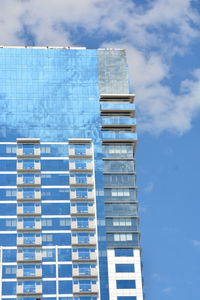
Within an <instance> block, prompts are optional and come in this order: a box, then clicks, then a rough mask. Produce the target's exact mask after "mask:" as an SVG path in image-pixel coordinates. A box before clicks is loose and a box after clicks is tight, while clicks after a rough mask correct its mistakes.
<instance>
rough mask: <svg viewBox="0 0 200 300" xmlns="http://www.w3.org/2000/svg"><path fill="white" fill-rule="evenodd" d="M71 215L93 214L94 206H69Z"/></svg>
mask: <svg viewBox="0 0 200 300" xmlns="http://www.w3.org/2000/svg"><path fill="white" fill-rule="evenodd" d="M70 214H71V215H80V216H83V215H95V209H94V206H82V207H81V206H71V208H70Z"/></svg>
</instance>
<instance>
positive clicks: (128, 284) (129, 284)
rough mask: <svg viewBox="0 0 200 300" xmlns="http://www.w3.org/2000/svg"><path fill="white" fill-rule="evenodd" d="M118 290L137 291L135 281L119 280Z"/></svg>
mask: <svg viewBox="0 0 200 300" xmlns="http://www.w3.org/2000/svg"><path fill="white" fill-rule="evenodd" d="M116 283H117V289H135V280H117V282H116Z"/></svg>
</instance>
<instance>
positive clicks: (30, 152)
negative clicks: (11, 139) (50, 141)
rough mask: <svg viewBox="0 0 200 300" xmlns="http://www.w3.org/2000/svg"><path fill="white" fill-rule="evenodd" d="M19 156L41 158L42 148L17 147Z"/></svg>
mask: <svg viewBox="0 0 200 300" xmlns="http://www.w3.org/2000/svg"><path fill="white" fill-rule="evenodd" d="M16 153H17V157H19V158H39V157H40V154H41V153H40V148H17V152H16Z"/></svg>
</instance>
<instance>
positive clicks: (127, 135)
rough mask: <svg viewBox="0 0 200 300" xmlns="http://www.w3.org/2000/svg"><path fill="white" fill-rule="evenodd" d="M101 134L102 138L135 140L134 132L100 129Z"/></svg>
mask: <svg viewBox="0 0 200 300" xmlns="http://www.w3.org/2000/svg"><path fill="white" fill-rule="evenodd" d="M101 134H102V139H103V140H122V141H123V140H134V141H136V140H137V133H135V132H119V131H115V132H113V131H102V132H101Z"/></svg>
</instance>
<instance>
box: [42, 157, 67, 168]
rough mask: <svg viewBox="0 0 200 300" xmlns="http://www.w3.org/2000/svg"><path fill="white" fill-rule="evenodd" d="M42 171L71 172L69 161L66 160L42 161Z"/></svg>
mask: <svg viewBox="0 0 200 300" xmlns="http://www.w3.org/2000/svg"><path fill="white" fill-rule="evenodd" d="M41 170H42V171H67V170H69V161H68V160H64V159H59V160H58V159H57V160H56V159H55V160H53V159H52V160H46V159H45V160H41Z"/></svg>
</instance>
